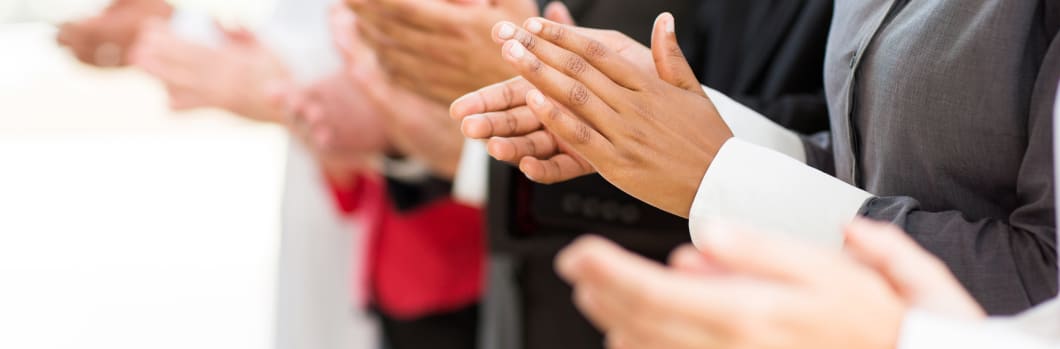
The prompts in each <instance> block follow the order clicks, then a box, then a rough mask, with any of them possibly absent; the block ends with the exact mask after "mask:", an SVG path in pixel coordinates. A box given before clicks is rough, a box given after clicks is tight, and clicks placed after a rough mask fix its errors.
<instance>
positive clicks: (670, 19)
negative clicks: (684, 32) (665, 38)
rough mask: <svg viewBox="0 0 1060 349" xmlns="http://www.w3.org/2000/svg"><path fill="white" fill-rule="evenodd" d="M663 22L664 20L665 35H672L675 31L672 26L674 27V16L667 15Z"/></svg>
mask: <svg viewBox="0 0 1060 349" xmlns="http://www.w3.org/2000/svg"><path fill="white" fill-rule="evenodd" d="M665 20H666V33H667V34H673V33H674V31H675V29H674V26H675V24H674V15H673V14H670V13H667V14H666V19H665Z"/></svg>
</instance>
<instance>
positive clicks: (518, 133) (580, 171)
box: [450, 3, 658, 181]
mask: <svg viewBox="0 0 1060 349" xmlns="http://www.w3.org/2000/svg"><path fill="white" fill-rule="evenodd" d="M545 13H546V17H548V18H549V19H550V20H553V21H555V20H556V18H570V15H569V13H568V12H567V10H566V7H564V6H562V4H559V3H552V4H551V5H550V6H549V7H548V8H546V10H545ZM568 20H569V19H568ZM560 23H562V22H560ZM568 28H569V29H570V30H572V31H574V32H577V33H578V34H581V35H584V36H585V37H589V38H592V39H594V40H596V41H598V42H600V43H602V44H603V45H604V46H606V47H608V48H610V49H612V50H614V52H615V53H616V54H617V55H619V56H621V57H622V58H625V59H626V60H627V61H629V62H630V63H632V64H633V65H635V66H636V67H637V69H638V70H640V71H642V72H643V73H644V74H648V75H652V76H655V75H658V73H657V71H656V69H655V63H654V62H653V58H652V52H651V49H649V48H647V47H645V46H643V45H641V44H640V43H638V42H637V41H636V40H633V39H632V38H630V37H628V36H626V35H624V34H622V33H620V32H617V31H613V30H600V29H589V28H579V27H568ZM494 38H495V39H494V40H498V39H497V38H496V35H494ZM498 42H500V41H498ZM533 88H534V87H533V85H532V84H530V83H529V82H528V81H526V79H525V78H523V77H516V78H513V79H510V80H507V81H504V82H501V83H497V84H494V85H491V86H488V87H485V88H483V89H480V90H478V91H476V92H473V93H471V94H468V95H466V96H464V97H461V98H460V99H459V100H457V101H456V102H454V103H453V105H452V107H451V109H450V113H451V115H452V117H453V118H455V119H457V120H460V121H461V123H462V124H461V130H462V132H463V134H464V136H465V137H467V138H471V139H481V140H488V141H487V150H488V151H489V154H490V155H491V156H493V157H494V158H496V159H497V160H500V161H504V162H508V163H511V164H516V165H518V164H519V163H520V162H521V161H522V160H523V159H524V158H529V159H530V160H527V161H528V162H532V161H534V160H537V159H542V160H543V159H548V160H550V161H547V162H541V164H542V165H544V166H548V167H549V168H547V169H545V171H546V172H549V173H552V175H550V176H548V177H549V178H554V179H555V181H561V180H567V179H572V178H575V177H579V176H583V175H587V174H591V173H595V172H596V170H595V169H593V167H592V166H591V165H590V164H589V163H588V162H587V161H586V160H585V159H584V158H582V157H581V156H580V155H578V154H577V153H575V152H574V151H572V150H571V147H570V146H569V145H568V144H566V143H565V142H563V141H562V140H560V139H557V138H556V137H554V136H553V135H552V133H550V132H548V131H547V130H545V128H544V126H543V125H542V124H541V122H539V121H538V119H537V117H536V116H534V114H533V112H531V111H530V109H529V107H528V106H527V105H526V94H527V92H529V91H530V90H531V89H533ZM557 107H559V108H561V109H563V110H565V111H566V109H565V107H563V106H562V105H560V106H557ZM568 113H569V112H568ZM541 178H542V179H539V181H545V179H546V178H545V177H544V176H542V177H541Z"/></svg>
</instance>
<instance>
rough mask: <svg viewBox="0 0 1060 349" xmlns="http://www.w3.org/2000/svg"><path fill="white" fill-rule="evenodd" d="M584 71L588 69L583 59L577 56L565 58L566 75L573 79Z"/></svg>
mask: <svg viewBox="0 0 1060 349" xmlns="http://www.w3.org/2000/svg"><path fill="white" fill-rule="evenodd" d="M586 69H588V63H586V62H585V60H584V59H582V58H581V57H579V56H577V55H569V56H567V72H568V73H570V74H571V75H573V76H574V77H577V76H578V75H581V74H582V73H584V72H585V70H586Z"/></svg>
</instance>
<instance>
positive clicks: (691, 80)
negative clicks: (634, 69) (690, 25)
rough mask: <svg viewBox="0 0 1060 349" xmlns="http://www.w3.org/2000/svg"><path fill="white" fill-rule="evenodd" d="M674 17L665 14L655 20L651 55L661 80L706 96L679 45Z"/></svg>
mask: <svg viewBox="0 0 1060 349" xmlns="http://www.w3.org/2000/svg"><path fill="white" fill-rule="evenodd" d="M674 28H675V23H674V16H673V15H672V14H670V13H669V12H664V13H663V14H661V15H659V18H656V19H655V29H654V30H653V31H652V35H651V54H652V58H654V59H655V69H656V70H657V71H658V72H659V78H661V79H663V81H666V82H668V83H670V84H671V85H674V86H677V87H679V88H682V89H685V90H688V91H690V92H696V93H699V94H704V95H705V93H704V92H703V88H702V87H700V86H699V80H698V79H696V73H695V72H693V71H692V67H690V66H689V65H688V60H687V59H685V54H684V52H683V51H681V46H680V45H678V44H677V33H675V32H674Z"/></svg>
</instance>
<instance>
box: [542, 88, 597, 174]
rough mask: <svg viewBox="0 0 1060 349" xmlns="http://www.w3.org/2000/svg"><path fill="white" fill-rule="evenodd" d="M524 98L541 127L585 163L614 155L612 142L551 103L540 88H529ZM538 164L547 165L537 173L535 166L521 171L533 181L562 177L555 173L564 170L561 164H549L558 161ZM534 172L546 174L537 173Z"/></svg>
mask: <svg viewBox="0 0 1060 349" xmlns="http://www.w3.org/2000/svg"><path fill="white" fill-rule="evenodd" d="M527 100H528V101H530V104H529V106H530V110H531V111H532V112H533V113H534V115H535V116H536V117H537V119H538V120H539V121H540V122H541V123H542V124H543V125H544V126H545V128H546V129H548V131H549V132H551V133H552V134H553V135H555V137H556V138H557V139H558V141H559V142H561V143H563V144H566V145H568V146H570V148H571V150H573V151H574V152H576V153H577V154H578V155H581V156H583V157H585V159H587V160H588V163H592V162H593V159H596V160H597V161H604V160H606V159H608V158H610V157H612V156H614V153H615V149H614V145H613V144H611V142H610V141H608V140H607V138H605V137H604V136H603V135H601V134H600V133H599V132H597V131H596V130H595V129H593V128H592V127H589V125H587V124H586V123H585V122H583V121H581V120H579V119H577V118H575V117H573V116H571V115H570V114H568V113H567V111H565V110H563V109H562V108H560V107H558V106H556V104H555V103H554V102H552V101H550V100H548V99H546V98H545V96H544V95H543V94H541V92H540V91H538V90H531V91H530V92H529V93H527ZM579 164H581V163H579ZM527 165H531V164H527ZM541 165H547V166H545V167H544V168H541V169H540V170H541V172H538V171H537V170H538V168H537V167H536V166H534V167H532V168H525V169H524V171H523V172H524V173H525V174H526V175H528V176H530V177H531V178H532V179H534V180H538V181H545V182H552V180H551V178H562V177H566V176H563V175H560V173H559V170H564V169H566V168H565V167H559V168H555V167H553V166H552V165H560V164H553V163H549V162H546V163H542V164H541ZM583 170H584V169H583ZM562 173H568V172H562ZM537 174H542V175H547V176H537Z"/></svg>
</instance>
